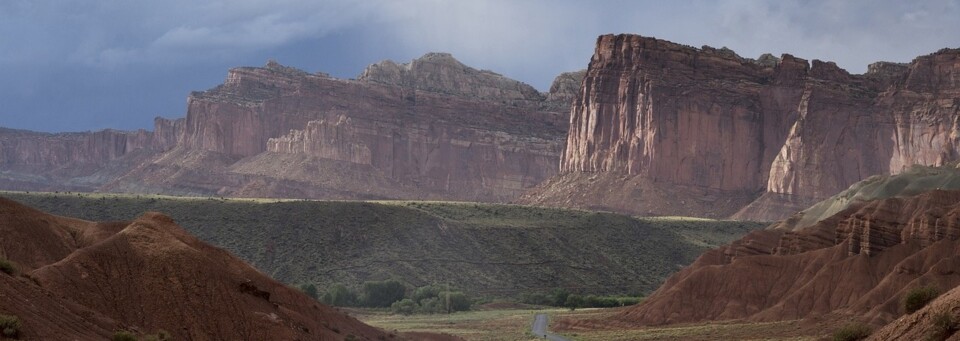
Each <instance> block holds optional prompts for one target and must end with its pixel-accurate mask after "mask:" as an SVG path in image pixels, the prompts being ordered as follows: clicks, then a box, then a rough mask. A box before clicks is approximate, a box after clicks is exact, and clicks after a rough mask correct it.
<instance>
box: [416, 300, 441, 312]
mask: <svg viewBox="0 0 960 341" xmlns="http://www.w3.org/2000/svg"><path fill="white" fill-rule="evenodd" d="M444 311H445V309H444V308H443V304H440V299H439V298H437V297H431V298H425V299H422V300H420V307H419V310H418V312H419V313H421V314H439V313H443V312H444Z"/></svg>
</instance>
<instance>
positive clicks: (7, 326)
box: [0, 315, 20, 339]
mask: <svg viewBox="0 0 960 341" xmlns="http://www.w3.org/2000/svg"><path fill="white" fill-rule="evenodd" d="M0 332H3V336H4V337H8V338H11V339H16V338H17V337H19V336H20V318H19V317H16V316H13V315H0Z"/></svg>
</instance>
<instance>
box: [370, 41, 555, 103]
mask: <svg viewBox="0 0 960 341" xmlns="http://www.w3.org/2000/svg"><path fill="white" fill-rule="evenodd" d="M357 79H359V80H361V81H368V82H375V83H382V84H388V85H395V86H400V87H404V88H412V89H416V90H422V91H429V92H436V93H442V94H450V95H456V96H465V97H470V98H476V99H484V100H492V101H510V102H514V101H534V102H539V101H542V100H543V99H544V94H541V93H540V92H539V91H537V89H534V88H533V87H532V86H530V85H527V84H524V83H522V82H518V81H515V80H512V79H510V78H507V77H504V76H503V75H500V74H498V73H495V72H493V71H489V70H477V69H474V68H471V67H469V66H466V65H463V63H460V61H458V60H456V59H455V58H453V56H452V55H450V54H449V53H427V54H425V55H424V56H423V57H420V58H417V59H414V60H413V61H411V62H410V63H404V64H397V63H395V62H393V61H391V60H385V61H382V62H379V63H376V64H373V65H370V66H368V67H367V68H366V69H365V70H363V72H362V73H361V74H360V76H359V77H357Z"/></svg>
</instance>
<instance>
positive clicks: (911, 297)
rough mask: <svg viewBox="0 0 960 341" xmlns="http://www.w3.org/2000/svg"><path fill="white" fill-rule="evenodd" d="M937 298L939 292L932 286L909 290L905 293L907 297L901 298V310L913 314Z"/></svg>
mask: <svg viewBox="0 0 960 341" xmlns="http://www.w3.org/2000/svg"><path fill="white" fill-rule="evenodd" d="M937 296H940V290H939V289H937V288H936V287H934V286H929V285H928V286H922V287H918V288H913V289H910V291H907V295H906V296H904V297H903V310H904V311H906V312H907V314H913V312H915V311H917V310H920V308H923V307H924V306H926V305H927V303H930V301H933V300H934V299H935V298H937Z"/></svg>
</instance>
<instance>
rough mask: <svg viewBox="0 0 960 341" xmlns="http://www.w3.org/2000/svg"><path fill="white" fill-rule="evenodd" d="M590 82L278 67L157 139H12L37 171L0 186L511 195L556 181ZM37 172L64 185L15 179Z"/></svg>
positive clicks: (344, 195) (443, 70) (14, 151)
mask: <svg viewBox="0 0 960 341" xmlns="http://www.w3.org/2000/svg"><path fill="white" fill-rule="evenodd" d="M582 75H583V72H571V73H565V74H563V75H561V76H560V77H557V80H556V81H555V82H554V87H553V90H551V91H550V92H547V93H540V92H539V91H537V90H536V89H534V88H533V87H531V86H529V85H527V84H524V83H522V82H519V81H515V80H512V79H509V78H507V77H505V76H502V75H499V74H496V73H494V72H491V71H486V70H477V69H473V68H471V67H468V66H466V65H464V64H462V63H460V62H459V61H457V60H456V59H454V58H453V57H452V56H451V55H449V54H445V53H429V54H427V55H425V56H423V57H422V58H418V59H415V60H413V61H411V62H410V63H405V64H397V63H394V62H391V61H384V62H380V63H377V64H374V65H371V66H369V67H368V68H367V69H366V70H364V71H363V72H362V73H361V75H360V76H359V78H358V79H357V80H345V79H336V78H331V77H330V76H328V75H326V74H322V73H316V74H313V73H308V72H305V71H302V70H298V69H295V68H291V67H287V66H283V65H280V64H279V63H277V62H274V61H270V62H268V63H267V64H266V65H265V66H264V67H239V68H234V69H231V70H230V71H229V72H228V74H227V77H226V80H225V81H224V83H223V84H221V85H219V86H217V87H214V88H212V89H209V90H206V91H199V92H193V93H191V94H190V96H189V97H188V99H187V113H186V117H184V118H179V119H165V118H160V117H158V118H156V119H155V121H154V124H155V129H154V131H153V132H147V131H139V132H134V133H126V132H116V131H103V132H96V133H79V134H58V135H51V134H33V133H28V132H22V133H18V134H13V133H9V134H0V141H8V140H9V142H7V143H5V144H3V145H2V146H4V149H3V150H5V151H6V152H4V154H3V157H4V160H7V159H9V161H2V160H0V165H3V167H4V168H5V169H15V168H16V167H13V166H12V165H20V166H23V165H32V166H30V167H33V168H30V167H27V168H30V169H31V170H30V171H29V172H20V173H17V174H12V175H11V173H5V174H3V176H0V186H5V187H15V188H16V189H27V190H31V189H47V188H57V186H61V187H62V186H64V185H65V184H68V183H82V184H83V186H84V188H82V189H83V190H103V191H118V192H148V193H158V192H159V193H170V194H180V195H223V196H255V197H308V198H330V199H358V198H364V199H372V198H405V199H437V200H475V201H509V200H512V199H514V198H516V197H517V196H519V195H520V194H521V193H523V192H524V191H525V190H527V189H528V188H531V187H533V186H535V185H537V184H539V183H540V182H542V181H543V180H545V179H547V178H549V177H551V176H553V175H555V174H556V172H557V165H558V164H559V162H560V154H561V152H562V148H563V139H564V137H565V136H566V127H567V112H568V111H569V105H570V102H571V101H572V99H573V96H574V95H575V93H576V90H575V89H579V86H580V84H579V83H580V81H581V80H582ZM2 136H7V137H8V138H7V139H6V140H4V139H3V137H2ZM88 141H89V142H88ZM31 158H32V159H31ZM4 162H5V163H4ZM40 162H45V163H46V164H40ZM77 163H84V164H89V165H90V166H89V167H87V168H86V171H84V172H82V174H80V173H76V172H73V173H70V174H61V175H58V176H52V175H51V174H49V170H45V169H42V168H41V166H50V165H58V166H62V167H63V168H69V167H72V166H71V165H76V164H77ZM20 169H21V170H24V169H26V168H24V167H21V168H20ZM31 173H35V176H34V175H31ZM30 176H34V177H33V178H32V179H31V180H30V181H28V182H30V183H34V184H42V183H51V184H52V185H50V186H46V185H44V186H39V185H38V186H32V187H31V186H27V185H23V184H21V185H17V186H12V185H9V184H4V183H3V181H21V180H23V179H20V178H25V177H27V178H29V177H30ZM11 179H13V180H11ZM17 179H20V180H17ZM21 182H22V181H21ZM19 183H20V182H18V184H19ZM78 189H79V188H78Z"/></svg>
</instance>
